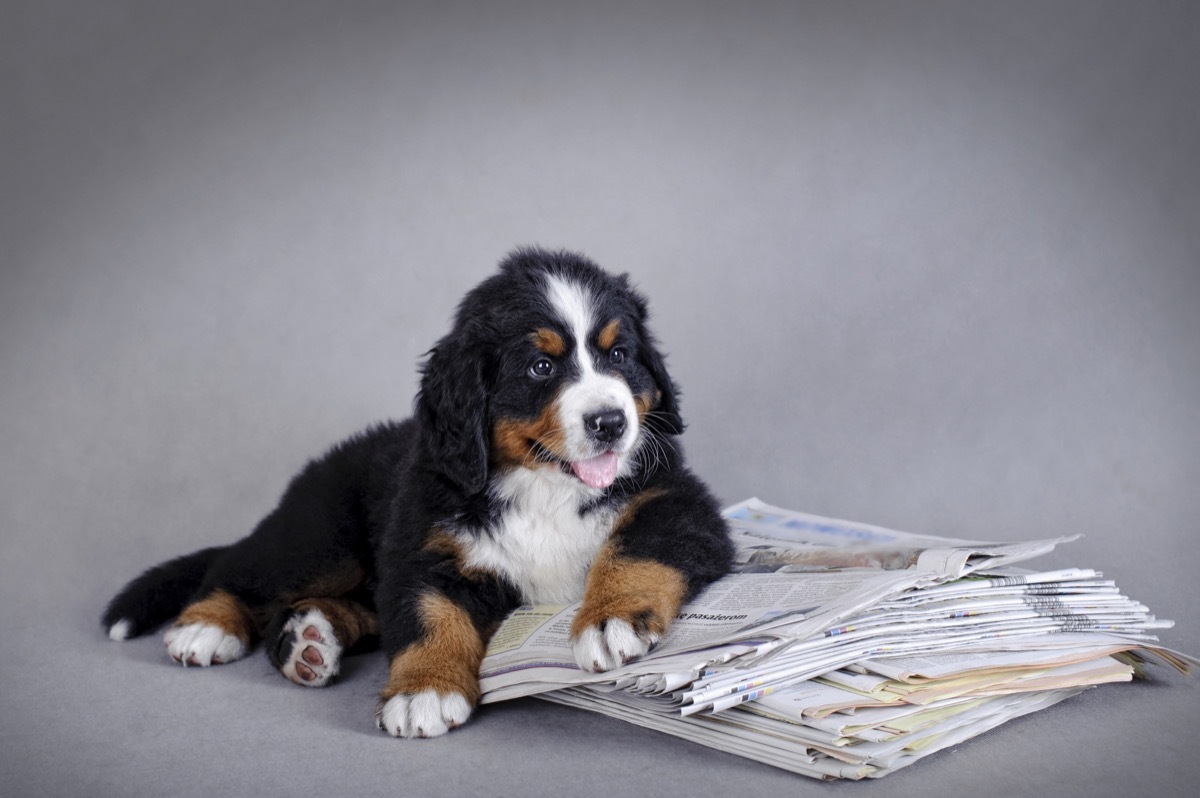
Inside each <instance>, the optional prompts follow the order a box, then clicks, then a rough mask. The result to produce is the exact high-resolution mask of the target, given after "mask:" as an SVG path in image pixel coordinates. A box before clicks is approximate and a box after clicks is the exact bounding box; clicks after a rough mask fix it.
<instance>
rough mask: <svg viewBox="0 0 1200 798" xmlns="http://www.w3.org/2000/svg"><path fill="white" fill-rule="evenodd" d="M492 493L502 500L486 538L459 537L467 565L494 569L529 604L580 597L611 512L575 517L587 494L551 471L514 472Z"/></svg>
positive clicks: (609, 526) (609, 524)
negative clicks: (500, 513)
mask: <svg viewBox="0 0 1200 798" xmlns="http://www.w3.org/2000/svg"><path fill="white" fill-rule="evenodd" d="M493 492H494V494H495V496H496V497H497V498H499V499H502V500H505V501H506V502H507V505H508V507H507V509H506V510H505V512H504V514H503V516H502V517H501V520H500V523H499V525H498V528H497V529H495V530H493V531H492V533H491V534H486V533H485V534H482V535H468V534H465V533H464V534H460V535H459V536H458V538H459V542H460V543H461V544H462V545H463V548H464V550H465V553H466V560H467V565H469V566H473V567H477V568H485V569H488V570H492V571H495V572H497V573H499V574H501V575H503V576H504V577H505V578H507V579H508V580H509V581H511V582H512V583H513V584H514V585H516V586H517V587H518V588H519V589H520V590H521V596H522V600H523V601H525V602H526V603H529V604H569V603H571V602H574V601H578V600H580V599H581V598H583V587H584V582H585V580H586V579H587V572H588V568H590V567H591V564H592V560H594V559H595V557H596V552H598V551H599V550H600V547H601V546H602V545H603V544H604V541H605V540H607V539H608V536H609V533H610V532H611V530H612V524H613V519H614V518H615V513H613V511H611V510H607V509H602V510H594V511H592V512H589V513H587V514H585V515H582V516H581V515H580V514H579V507H580V505H581V504H582V503H583V502H584V501H585V500H586V499H587V498H588V497H589V496H590V495H591V493H592V490H591V489H590V488H588V487H587V486H585V485H583V484H582V483H580V482H579V480H577V479H575V478H574V477H572V476H568V475H567V474H564V473H562V472H561V471H559V470H558V469H556V468H538V469H527V468H517V469H514V470H513V471H512V472H510V473H509V474H506V475H505V476H503V477H501V478H500V479H499V480H498V481H497V483H496V485H495V487H494V489H493Z"/></svg>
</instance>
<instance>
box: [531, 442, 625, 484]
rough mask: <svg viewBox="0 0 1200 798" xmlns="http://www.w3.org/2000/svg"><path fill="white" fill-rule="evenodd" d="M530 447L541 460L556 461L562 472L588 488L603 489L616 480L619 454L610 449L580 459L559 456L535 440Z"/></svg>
mask: <svg viewBox="0 0 1200 798" xmlns="http://www.w3.org/2000/svg"><path fill="white" fill-rule="evenodd" d="M532 449H533V451H534V454H535V456H536V458H537V459H538V460H540V461H541V462H543V463H556V464H557V465H558V467H559V468H560V469H561V470H562V472H563V473H564V474H571V475H573V476H574V477H575V478H576V479H578V480H579V481H580V482H582V483H583V484H585V485H587V486H588V487H589V488H596V489H597V490H603V489H605V488H607V487H609V486H610V485H612V484H613V483H614V482H616V481H617V472H618V471H619V470H620V468H621V458H620V456H619V455H618V454H617V453H616V452H614V451H612V450H611V449H610V450H609V451H607V452H603V453H601V454H598V455H596V456H594V457H587V458H584V459H582V460H568V459H566V458H564V457H560V456H559V455H557V454H555V453H554V452H552V451H550V449H548V448H547V447H545V446H543V445H542V444H540V443H538V442H536V441H534V442H532Z"/></svg>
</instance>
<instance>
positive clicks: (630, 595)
mask: <svg viewBox="0 0 1200 798" xmlns="http://www.w3.org/2000/svg"><path fill="white" fill-rule="evenodd" d="M686 587H687V583H686V581H685V579H684V576H683V574H682V573H680V572H679V571H677V570H676V569H674V568H672V567H671V566H669V565H663V564H662V563H660V562H656V561H654V560H644V559H635V558H631V557H623V556H621V555H619V554H617V553H616V550H615V549H614V547H613V546H612V544H609V545H607V546H605V548H604V549H603V550H601V552H600V556H598V557H597V558H596V561H595V562H594V563H593V564H592V569H591V570H590V571H589V572H588V577H587V587H586V588H585V590H584V596H583V606H582V607H581V608H580V609H579V612H578V613H577V614H576V615H575V619H574V621H572V623H571V635H572V636H573V637H578V636H579V635H580V634H581V633H582V632H583V630H584V629H587V628H588V627H590V626H595V627H597V628H603V623H604V622H605V621H607V620H609V619H612V618H620V619H621V620H623V621H625V622H627V623H628V624H629V625H630V626H632V627H633V628H634V630H636V631H638V632H639V633H642V632H648V633H650V634H653V635H657V636H662V635H664V634H666V632H667V629H668V627H669V626H670V625H671V620H672V619H673V618H674V617H675V615H676V614H677V613H678V612H679V607H680V606H681V605H682V603H683V596H684V592H685V590H686Z"/></svg>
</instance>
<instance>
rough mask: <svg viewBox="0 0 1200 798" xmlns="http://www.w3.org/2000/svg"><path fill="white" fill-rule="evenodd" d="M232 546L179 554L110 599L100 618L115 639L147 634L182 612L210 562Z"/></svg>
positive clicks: (109, 634)
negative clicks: (179, 555)
mask: <svg viewBox="0 0 1200 798" xmlns="http://www.w3.org/2000/svg"><path fill="white" fill-rule="evenodd" d="M227 548H229V547H228V546H214V547H212V548H209V549H201V550H200V551H197V552H193V553H191V554H187V555H184V556H183V557H177V558H176V559H174V560H168V561H167V562H165V563H163V564H161V565H156V566H154V567H153V568H151V569H149V570H148V571H146V572H145V573H144V574H142V575H141V576H139V577H138V578H137V579H134V580H133V581H132V582H130V583H129V584H128V585H126V586H125V588H124V589H123V590H122V591H121V592H120V593H118V594H117V595H116V596H115V597H113V600H112V601H110V602H109V603H108V609H106V610H105V611H104V615H103V616H101V620H100V622H101V623H102V624H103V625H104V628H105V629H107V630H108V636H109V637H111V638H112V639H113V640H127V639H129V638H131V637H137V636H138V635H142V634H145V633H146V632H149V631H152V630H153V629H156V628H157V627H159V626H162V625H163V624H164V623H166V622H167V621H169V620H171V619H172V618H174V617H175V616H176V615H178V614H179V613H180V612H181V611H182V610H183V608H184V607H185V606H187V603H188V602H189V601H191V600H192V599H193V598H194V597H195V593H196V591H197V590H199V588H200V584H201V582H203V581H204V575H205V574H206V573H208V569H209V566H211V565H212V564H213V562H214V561H215V560H216V559H217V557H219V556H220V555H221V554H222V553H224V552H225V550H226V549H227Z"/></svg>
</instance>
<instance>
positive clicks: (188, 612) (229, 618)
mask: <svg viewBox="0 0 1200 798" xmlns="http://www.w3.org/2000/svg"><path fill="white" fill-rule="evenodd" d="M193 623H206V624H208V625H210V626H216V627H217V628H219V629H221V630H222V631H223V632H225V634H228V635H233V636H234V637H236V638H237V639H238V640H240V641H241V642H242V645H244V646H249V645H250V640H251V639H252V638H253V637H254V633H255V627H254V616H253V615H252V614H251V612H250V609H249V608H248V607H247V606H246V605H245V604H243V603H242V601H241V600H240V599H238V598H237V597H236V596H234V595H232V594H231V593H227V592H225V591H224V590H214V591H213V592H212V593H211V594H209V596H208V598H205V599H202V600H200V601H197V602H195V603H193V604H189V605H188V606H187V607H184V609H183V612H181V613H180V614H179V617H178V618H177V619H176V620H175V624H174V625H175V626H187V625H188V624H193Z"/></svg>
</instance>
